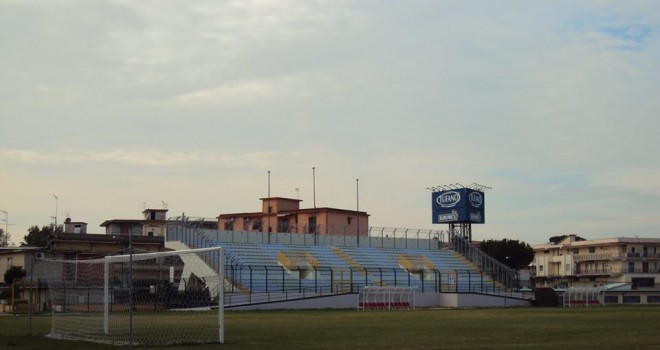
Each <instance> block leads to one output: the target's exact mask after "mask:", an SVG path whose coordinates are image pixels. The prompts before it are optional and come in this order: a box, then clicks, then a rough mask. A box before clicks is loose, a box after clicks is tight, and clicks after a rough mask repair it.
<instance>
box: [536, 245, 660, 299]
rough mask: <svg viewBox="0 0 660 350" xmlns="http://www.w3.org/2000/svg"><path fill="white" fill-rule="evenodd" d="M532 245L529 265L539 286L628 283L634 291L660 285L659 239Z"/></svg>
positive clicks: (556, 286) (655, 287)
mask: <svg viewBox="0 0 660 350" xmlns="http://www.w3.org/2000/svg"><path fill="white" fill-rule="evenodd" d="M576 238H577V236H576V235H567V236H566V237H565V238H564V239H563V240H561V241H559V242H557V243H545V244H537V245H533V246H532V248H533V249H534V253H535V257H534V260H533V261H532V263H531V265H530V272H531V279H532V282H533V283H534V285H535V286H536V287H552V288H567V287H577V286H600V285H605V284H611V283H626V284H629V285H630V287H631V289H632V290H657V289H658V288H660V238H637V237H635V238H629V237H618V238H603V239H593V240H578V239H576Z"/></svg>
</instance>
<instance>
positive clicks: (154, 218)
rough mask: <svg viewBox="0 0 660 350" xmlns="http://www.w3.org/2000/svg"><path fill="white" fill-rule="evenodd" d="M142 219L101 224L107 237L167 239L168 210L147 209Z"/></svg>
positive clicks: (117, 220) (113, 220)
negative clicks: (130, 236) (129, 236)
mask: <svg viewBox="0 0 660 350" xmlns="http://www.w3.org/2000/svg"><path fill="white" fill-rule="evenodd" d="M142 215H143V218H142V219H112V220H106V221H104V222H103V223H102V224H101V227H105V234H106V235H116V236H128V235H132V236H149V237H165V235H166V233H167V209H145V210H144V211H143V212H142Z"/></svg>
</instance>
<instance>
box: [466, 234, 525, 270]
mask: <svg viewBox="0 0 660 350" xmlns="http://www.w3.org/2000/svg"><path fill="white" fill-rule="evenodd" d="M479 248H480V249H481V250H483V251H484V252H486V254H488V255H490V256H492V257H493V258H495V259H497V260H498V261H500V262H501V263H503V264H505V265H507V266H509V267H511V268H513V269H516V270H520V269H522V268H525V267H527V266H529V263H531V262H532V260H534V249H532V247H531V246H530V245H529V244H527V243H525V242H521V241H518V240H512V239H506V238H505V239H503V240H487V241H483V242H481V243H479Z"/></svg>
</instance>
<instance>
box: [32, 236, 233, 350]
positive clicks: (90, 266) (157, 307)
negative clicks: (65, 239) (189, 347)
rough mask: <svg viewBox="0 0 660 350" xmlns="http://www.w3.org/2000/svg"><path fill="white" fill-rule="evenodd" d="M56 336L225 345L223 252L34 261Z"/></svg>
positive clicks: (207, 250) (209, 250)
mask: <svg viewBox="0 0 660 350" xmlns="http://www.w3.org/2000/svg"><path fill="white" fill-rule="evenodd" d="M35 276H37V277H38V278H39V281H40V282H41V283H46V284H47V286H48V290H49V303H50V307H51V309H52V315H53V317H52V324H51V331H50V333H49V335H48V336H50V337H53V338H64V339H76V340H87V341H93V342H100V343H109V344H117V345H124V344H129V345H131V344H135V345H138V344H139V345H146V346H150V345H169V344H186V343H211V342H215V343H224V278H225V276H224V251H223V249H222V248H221V247H212V248H202V249H188V250H178V251H167V252H155V253H143V254H128V255H114V256H106V257H104V258H100V259H90V260H48V259H37V260H36V262H35Z"/></svg>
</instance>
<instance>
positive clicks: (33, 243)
mask: <svg viewBox="0 0 660 350" xmlns="http://www.w3.org/2000/svg"><path fill="white" fill-rule="evenodd" d="M63 231H64V229H63V227H62V225H59V226H57V227H55V225H47V226H42V227H41V229H39V226H37V225H34V226H31V227H30V228H29V229H28V234H27V235H25V236H23V242H21V246H23V247H25V246H30V247H45V246H47V245H48V239H50V238H51V237H53V236H54V235H55V234H57V233H62V232H63Z"/></svg>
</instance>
